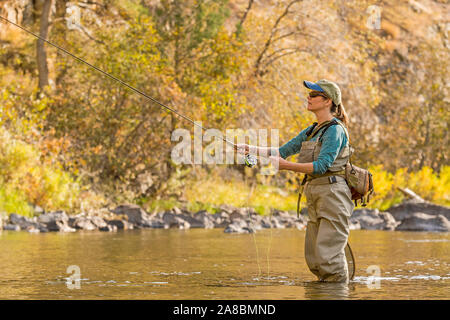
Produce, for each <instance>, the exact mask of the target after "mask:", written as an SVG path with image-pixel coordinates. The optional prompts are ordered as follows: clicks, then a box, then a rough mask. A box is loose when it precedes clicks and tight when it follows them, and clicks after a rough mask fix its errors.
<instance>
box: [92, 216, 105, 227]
mask: <svg viewBox="0 0 450 320" xmlns="http://www.w3.org/2000/svg"><path fill="white" fill-rule="evenodd" d="M89 220H91V223H92V224H93V225H94V226H95V227H96V228H98V229H100V228H104V227H106V226H107V223H106V221H105V220H104V219H103V218H101V217H98V216H89Z"/></svg>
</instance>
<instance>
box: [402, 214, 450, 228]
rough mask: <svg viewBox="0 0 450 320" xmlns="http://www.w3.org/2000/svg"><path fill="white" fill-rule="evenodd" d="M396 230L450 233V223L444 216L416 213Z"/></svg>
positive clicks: (404, 220)
mask: <svg viewBox="0 0 450 320" xmlns="http://www.w3.org/2000/svg"><path fill="white" fill-rule="evenodd" d="M395 230H399V231H437V232H450V222H449V221H448V219H447V218H446V217H445V216H444V215H442V214H438V215H431V214H426V213H423V212H415V213H413V214H411V215H409V216H408V217H407V218H404V219H403V220H402V222H401V223H400V224H399V225H398V226H397V228H396V229H395Z"/></svg>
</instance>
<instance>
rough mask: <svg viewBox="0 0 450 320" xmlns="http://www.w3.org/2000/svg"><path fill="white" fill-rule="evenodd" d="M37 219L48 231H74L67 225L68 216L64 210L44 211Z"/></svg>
mask: <svg viewBox="0 0 450 320" xmlns="http://www.w3.org/2000/svg"><path fill="white" fill-rule="evenodd" d="M38 221H39V222H40V223H42V224H44V225H45V227H46V228H47V229H48V231H59V232H74V231H76V230H75V229H74V228H72V227H70V226H69V216H68V215H67V214H66V213H65V212H64V211H55V212H46V213H44V214H41V215H40V216H39V217H38ZM41 232H42V231H41Z"/></svg>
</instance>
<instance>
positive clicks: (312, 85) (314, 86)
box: [303, 80, 325, 92]
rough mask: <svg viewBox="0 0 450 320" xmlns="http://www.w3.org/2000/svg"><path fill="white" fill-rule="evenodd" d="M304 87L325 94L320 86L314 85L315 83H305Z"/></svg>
mask: <svg viewBox="0 0 450 320" xmlns="http://www.w3.org/2000/svg"><path fill="white" fill-rule="evenodd" d="M303 85H304V86H305V87H307V88H308V89H311V90H316V91H320V92H325V91H324V90H323V89H322V88H321V87H320V86H319V85H318V84H316V83H314V82H310V81H306V80H304V81H303Z"/></svg>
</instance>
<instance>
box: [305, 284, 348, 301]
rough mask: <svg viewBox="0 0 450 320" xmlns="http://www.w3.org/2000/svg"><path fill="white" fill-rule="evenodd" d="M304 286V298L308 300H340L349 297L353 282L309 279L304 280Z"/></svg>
mask: <svg viewBox="0 0 450 320" xmlns="http://www.w3.org/2000/svg"><path fill="white" fill-rule="evenodd" d="M304 288H305V299H308V300H342V299H348V298H349V296H350V290H351V289H353V290H354V284H351V283H350V284H347V283H339V282H322V281H311V282H305V283H304Z"/></svg>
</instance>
